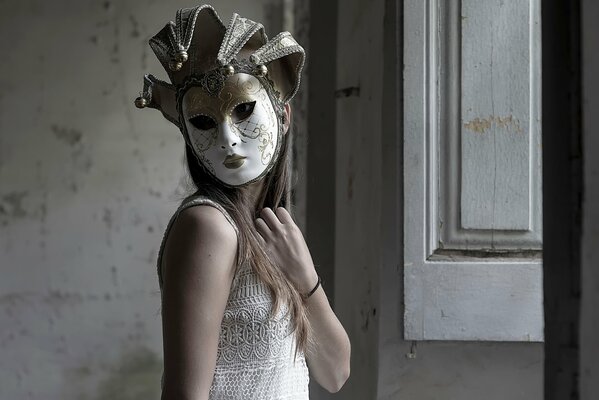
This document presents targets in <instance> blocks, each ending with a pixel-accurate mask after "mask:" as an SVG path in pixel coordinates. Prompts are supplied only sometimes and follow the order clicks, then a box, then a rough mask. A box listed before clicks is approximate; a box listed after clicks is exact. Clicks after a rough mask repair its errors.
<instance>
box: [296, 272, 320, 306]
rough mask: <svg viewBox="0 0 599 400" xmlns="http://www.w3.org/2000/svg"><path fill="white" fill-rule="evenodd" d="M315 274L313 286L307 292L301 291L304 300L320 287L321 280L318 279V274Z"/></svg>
mask: <svg viewBox="0 0 599 400" xmlns="http://www.w3.org/2000/svg"><path fill="white" fill-rule="evenodd" d="M316 276H317V281H316V284H315V285H314V287H313V288H312V289H310V291H309V292H307V293H305V292H304V293H301V296H302V298H303V299H304V301H306V300H308V298H310V296H312V295H313V294H314V293H315V292H316V291H317V290H318V288H319V287H320V285H321V283H322V281H321V279H320V275H316Z"/></svg>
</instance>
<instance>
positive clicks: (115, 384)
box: [81, 347, 162, 400]
mask: <svg viewBox="0 0 599 400" xmlns="http://www.w3.org/2000/svg"><path fill="white" fill-rule="evenodd" d="M81 372H83V373H85V372H86V370H83V371H81ZM90 374H91V371H90ZM161 375H162V360H161V359H160V358H159V357H158V356H157V355H156V354H155V353H154V352H153V351H151V350H150V349H148V348H146V347H138V348H135V349H133V350H129V351H127V352H126V353H124V354H123V355H122V357H121V359H120V360H119V361H118V363H117V364H116V365H114V366H112V367H111V368H110V369H109V375H108V377H107V378H106V379H104V380H103V381H102V382H100V383H99V385H98V390H97V392H96V393H97V394H96V397H95V398H94V400H113V399H119V400H145V399H157V398H159V397H160V378H161Z"/></svg>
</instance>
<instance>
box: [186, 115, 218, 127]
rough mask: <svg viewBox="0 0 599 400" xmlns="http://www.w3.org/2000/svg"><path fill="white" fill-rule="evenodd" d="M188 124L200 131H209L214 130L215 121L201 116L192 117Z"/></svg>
mask: <svg viewBox="0 0 599 400" xmlns="http://www.w3.org/2000/svg"><path fill="white" fill-rule="evenodd" d="M189 122H190V123H191V124H192V125H193V126H194V127H195V128H197V129H199V130H201V131H209V130H211V129H214V128H216V121H215V120H214V119H213V118H211V117H209V116H207V115H203V114H199V115H194V116H193V117H191V118H189Z"/></svg>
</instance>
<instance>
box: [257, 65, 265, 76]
mask: <svg viewBox="0 0 599 400" xmlns="http://www.w3.org/2000/svg"><path fill="white" fill-rule="evenodd" d="M254 73H255V74H256V75H258V76H266V74H267V73H268V68H266V65H264V64H261V65H258V66H257V67H256V69H255V72H254Z"/></svg>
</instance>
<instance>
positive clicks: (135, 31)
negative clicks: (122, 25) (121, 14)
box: [129, 14, 141, 38]
mask: <svg viewBox="0 0 599 400" xmlns="http://www.w3.org/2000/svg"><path fill="white" fill-rule="evenodd" d="M129 21H130V22H131V37H132V38H138V37H140V36H141V33H140V32H139V22H137V20H136V19H135V17H134V16H133V14H129Z"/></svg>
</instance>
